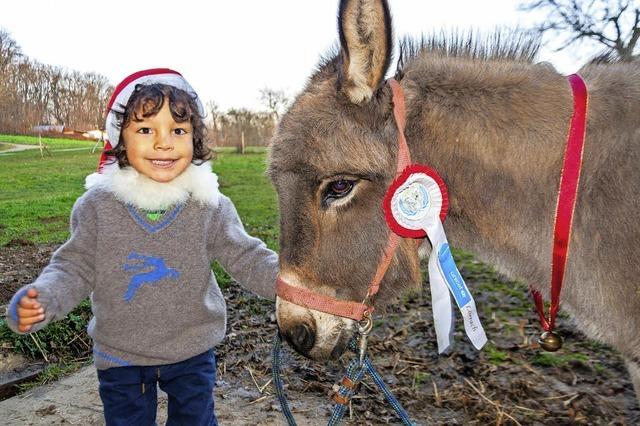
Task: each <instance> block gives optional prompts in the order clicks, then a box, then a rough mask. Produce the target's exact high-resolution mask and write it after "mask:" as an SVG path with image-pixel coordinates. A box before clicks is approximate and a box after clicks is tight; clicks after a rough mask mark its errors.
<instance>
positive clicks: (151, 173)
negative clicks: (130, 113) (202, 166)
mask: <svg viewBox="0 0 640 426" xmlns="http://www.w3.org/2000/svg"><path fill="white" fill-rule="evenodd" d="M137 116H138V117H140V118H142V120H141V121H136V120H131V122H130V123H129V125H128V126H127V127H126V128H124V129H123V130H122V136H123V139H124V146H125V150H126V153H127V159H128V160H129V163H130V164H131V166H132V167H133V168H134V169H136V170H137V171H138V172H139V173H141V174H143V175H145V176H147V177H149V178H151V179H153V180H155V181H157V182H170V181H171V180H173V179H175V178H176V177H178V176H179V175H180V174H181V173H182V172H183V171H184V170H185V169H186V168H187V167H189V164H191V160H192V158H193V127H192V125H191V123H190V122H189V121H185V122H182V123H178V122H176V121H175V120H174V118H173V116H172V115H171V111H170V109H169V106H168V104H167V103H166V102H165V103H164V104H163V105H162V108H161V109H160V111H158V113H157V114H156V115H154V116H151V117H142V113H141V111H139V112H138V114H137Z"/></svg>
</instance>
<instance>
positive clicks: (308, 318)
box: [276, 298, 355, 361]
mask: <svg viewBox="0 0 640 426" xmlns="http://www.w3.org/2000/svg"><path fill="white" fill-rule="evenodd" d="M276 317H277V320H278V327H279V329H280V333H281V334H282V336H283V337H284V338H285V340H286V341H287V342H288V343H289V345H290V346H291V347H293V348H294V349H295V350H296V351H297V352H298V353H299V354H301V355H303V356H305V357H307V358H309V359H312V360H314V361H327V360H336V359H338V358H340V357H341V356H342V354H343V353H344V352H345V351H346V350H347V346H348V342H349V339H351V337H352V336H353V332H354V330H355V322H354V321H353V320H350V319H346V318H341V317H338V316H335V315H330V314H325V313H323V312H318V311H314V310H311V309H307V308H304V307H302V306H298V305H294V304H293V303H290V302H287V301H285V300H283V299H280V298H278V299H277V300H276Z"/></svg>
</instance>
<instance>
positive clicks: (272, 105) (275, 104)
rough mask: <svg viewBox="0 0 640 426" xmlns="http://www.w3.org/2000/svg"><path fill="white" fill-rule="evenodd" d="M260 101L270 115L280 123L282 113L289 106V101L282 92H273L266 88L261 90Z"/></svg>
mask: <svg viewBox="0 0 640 426" xmlns="http://www.w3.org/2000/svg"><path fill="white" fill-rule="evenodd" d="M260 100H261V101H262V103H263V105H264V106H265V107H266V108H267V111H268V112H269V114H270V115H271V116H272V117H273V119H274V121H278V119H279V118H280V113H281V112H282V110H283V109H284V108H285V107H286V106H287V103H288V102H289V99H287V97H286V96H285V94H284V91H282V90H273V89H269V88H268V87H265V88H264V89H262V90H260Z"/></svg>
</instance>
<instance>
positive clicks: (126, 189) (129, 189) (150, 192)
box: [85, 162, 219, 210]
mask: <svg viewBox="0 0 640 426" xmlns="http://www.w3.org/2000/svg"><path fill="white" fill-rule="evenodd" d="M93 187H96V188H101V189H104V190H105V191H108V192H111V193H112V194H113V195H115V197H116V198H117V199H118V200H120V201H122V202H123V203H125V204H132V205H134V206H135V207H138V208H140V209H144V210H164V209H167V208H169V207H171V206H173V205H175V204H178V203H182V202H185V201H187V199H188V198H189V195H191V197H192V198H193V199H195V200H197V201H199V202H201V203H203V204H209V205H211V206H213V207H216V206H217V205H218V197H219V192H218V176H216V174H215V173H213V172H212V171H211V164H210V163H209V162H206V163H204V164H202V165H200V166H196V165H194V164H190V165H189V167H187V168H186V169H185V171H184V172H182V173H181V174H180V175H179V176H178V177H176V178H175V179H173V180H172V181H171V182H166V183H161V182H156V181H154V180H153V179H150V178H148V177H147V176H145V175H143V174H140V173H138V171H136V169H134V168H133V167H125V168H123V169H121V168H120V167H118V165H117V164H112V165H109V166H107V167H105V168H104V169H103V172H102V173H93V174H91V175H89V176H87V178H86V180H85V188H86V189H90V188H93Z"/></svg>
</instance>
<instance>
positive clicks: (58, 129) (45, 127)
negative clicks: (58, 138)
mask: <svg viewBox="0 0 640 426" xmlns="http://www.w3.org/2000/svg"><path fill="white" fill-rule="evenodd" d="M31 131H32V132H33V133H64V131H65V128H64V126H54V125H50V124H40V125H38V126H33V127H32V128H31Z"/></svg>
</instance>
